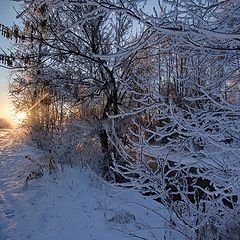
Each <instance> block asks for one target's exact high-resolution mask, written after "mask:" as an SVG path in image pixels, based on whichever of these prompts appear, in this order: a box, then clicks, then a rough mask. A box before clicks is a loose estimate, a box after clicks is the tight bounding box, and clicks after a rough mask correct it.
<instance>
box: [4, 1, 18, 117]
mask: <svg viewBox="0 0 240 240" xmlns="http://www.w3.org/2000/svg"><path fill="white" fill-rule="evenodd" d="M17 6H18V4H17V3H15V2H13V1H11V0H1V2H0V23H2V24H4V25H7V26H12V25H13V23H14V22H15V23H17V20H16V12H15V10H14V8H13V7H17ZM0 47H1V48H3V49H4V50H5V51H7V49H8V48H10V47H11V42H9V41H8V40H7V39H5V38H4V37H3V36H2V35H0ZM0 53H2V51H1V50H0ZM9 73H10V72H9V70H7V69H4V68H2V67H0V118H1V117H9V116H10V115H11V114H12V111H11V106H10V100H9V96H8V83H9V80H10V78H9Z"/></svg>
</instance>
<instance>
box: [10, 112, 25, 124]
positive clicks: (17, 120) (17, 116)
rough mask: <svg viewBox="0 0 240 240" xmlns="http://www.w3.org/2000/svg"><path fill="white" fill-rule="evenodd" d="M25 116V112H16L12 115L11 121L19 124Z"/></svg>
mask: <svg viewBox="0 0 240 240" xmlns="http://www.w3.org/2000/svg"><path fill="white" fill-rule="evenodd" d="M26 118H27V113H26V112H17V113H15V114H14V115H13V121H14V122H15V123H16V124H17V125H18V124H21V123H22V122H23V121H24V120H25V119H26Z"/></svg>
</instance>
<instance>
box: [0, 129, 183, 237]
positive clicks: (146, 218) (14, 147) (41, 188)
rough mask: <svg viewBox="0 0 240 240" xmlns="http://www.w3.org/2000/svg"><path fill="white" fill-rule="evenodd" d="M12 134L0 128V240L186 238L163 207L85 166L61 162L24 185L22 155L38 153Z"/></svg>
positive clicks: (28, 167) (26, 170)
mask: <svg viewBox="0 0 240 240" xmlns="http://www.w3.org/2000/svg"><path fill="white" fill-rule="evenodd" d="M15 131H16V130H15ZM12 132H13V130H0V240H25V239H33V240H94V239H95V240H120V239H145V240H146V239H147V240H151V239H164V238H163V237H164V236H165V237H166V239H172V238H173V235H174V236H175V239H184V237H183V235H182V234H181V233H179V232H177V231H174V230H173V229H172V228H171V224H170V223H169V221H168V220H169V215H168V214H169V213H168V212H167V210H166V209H164V208H163V206H162V205H160V204H159V203H157V202H155V201H153V200H151V199H144V198H143V196H142V195H141V194H139V193H138V192H137V191H135V190H126V191H123V190H120V189H113V188H112V187H111V186H109V185H108V184H105V183H103V182H101V181H100V180H99V179H97V178H96V177H95V176H93V175H92V174H91V173H90V171H89V170H82V169H80V168H77V167H76V168H70V167H68V166H65V167H64V169H63V170H62V169H58V170H57V171H56V172H54V173H53V174H51V175H50V174H48V173H47V172H46V173H45V174H44V175H43V176H42V177H40V178H39V179H33V180H31V181H30V182H29V183H28V184H27V185H26V182H25V180H26V177H27V176H28V175H29V173H30V171H31V164H30V163H29V162H30V161H29V160H28V159H27V158H26V156H31V157H32V158H33V159H38V158H39V156H41V152H40V151H39V150H38V149H36V148H34V147H33V146H27V145H26V144H24V143H19V142H18V143H16V142H14V141H13V140H12ZM15 135H16V134H15Z"/></svg>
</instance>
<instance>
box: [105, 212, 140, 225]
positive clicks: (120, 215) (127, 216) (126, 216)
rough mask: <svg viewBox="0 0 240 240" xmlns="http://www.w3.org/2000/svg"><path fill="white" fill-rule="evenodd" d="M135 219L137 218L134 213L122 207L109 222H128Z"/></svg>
mask: <svg viewBox="0 0 240 240" xmlns="http://www.w3.org/2000/svg"><path fill="white" fill-rule="evenodd" d="M135 220H136V217H135V216H134V215H133V214H131V213H129V212H127V211H125V210H123V209H120V210H119V211H117V212H115V213H114V216H113V217H112V218H110V219H109V220H108V222H112V223H117V224H128V223H131V222H133V221H135Z"/></svg>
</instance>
